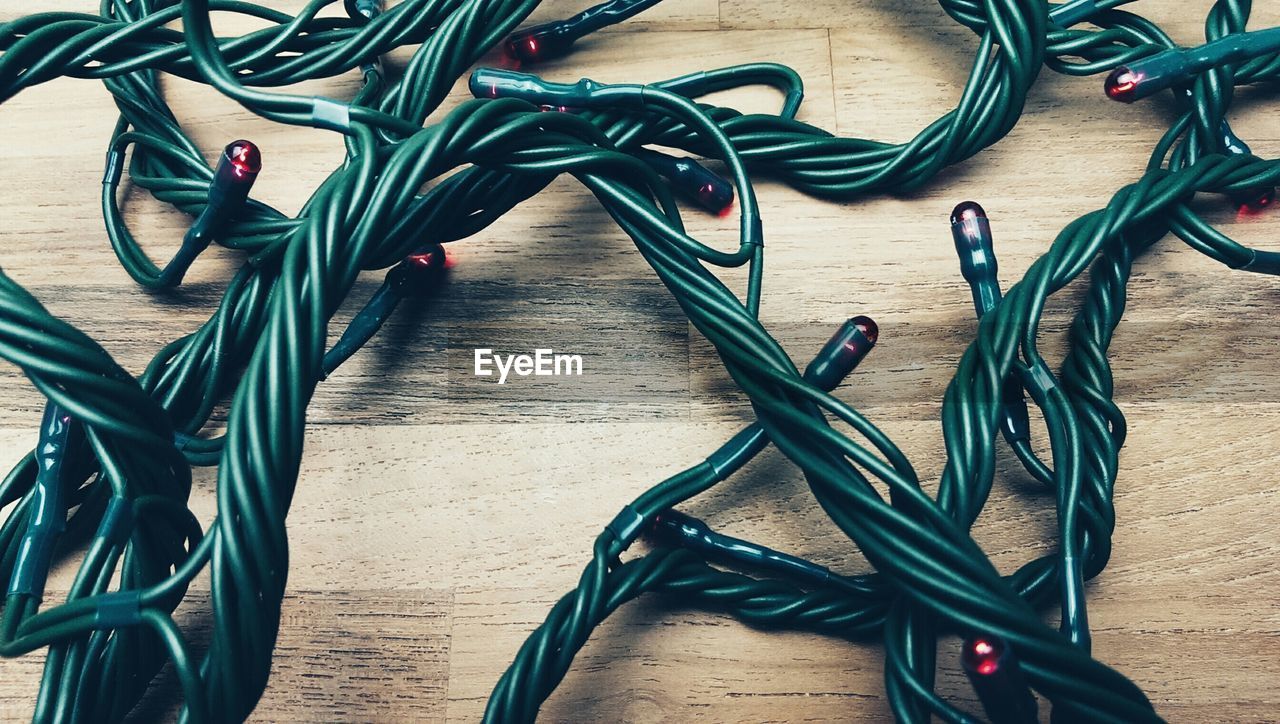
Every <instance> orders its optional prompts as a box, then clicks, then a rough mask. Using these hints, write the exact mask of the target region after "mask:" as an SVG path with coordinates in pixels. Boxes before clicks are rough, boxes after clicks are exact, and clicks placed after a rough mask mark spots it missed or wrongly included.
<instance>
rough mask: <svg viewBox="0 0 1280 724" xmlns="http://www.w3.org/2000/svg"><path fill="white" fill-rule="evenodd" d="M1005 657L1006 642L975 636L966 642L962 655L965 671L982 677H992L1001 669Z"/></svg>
mask: <svg viewBox="0 0 1280 724" xmlns="http://www.w3.org/2000/svg"><path fill="white" fill-rule="evenodd" d="M1004 655H1005V646H1004V642H1002V641H1000V639H997V638H994V637H990V636H975V637H973V638H971V639H968V640H966V641H965V642H964V650H963V652H962V653H961V655H960V659H961V663H962V664H963V665H964V667H965V670H966V671H969V672H971V673H974V674H979V675H981V676H990V675H991V674H994V673H996V672H997V671H998V670H999V669H1000V665H1001V662H1002V660H1003V659H1004Z"/></svg>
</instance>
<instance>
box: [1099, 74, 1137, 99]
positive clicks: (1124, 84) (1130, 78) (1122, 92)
mask: <svg viewBox="0 0 1280 724" xmlns="http://www.w3.org/2000/svg"><path fill="white" fill-rule="evenodd" d="M1141 80H1142V78H1141V76H1139V75H1138V74H1137V73H1135V72H1133V71H1132V70H1130V69H1129V68H1127V67H1125V66H1123V65H1122V66H1120V67H1119V68H1116V69H1115V70H1113V71H1111V73H1110V74H1108V75H1107V80H1106V82H1105V83H1103V88H1104V89H1105V90H1106V92H1107V97H1108V98H1110V99H1111V100H1113V101H1120V102H1121V103H1132V102H1133V101H1135V100H1137V98H1136V97H1135V95H1134V91H1135V90H1136V89H1137V88H1138V83H1139V82H1140V81H1141Z"/></svg>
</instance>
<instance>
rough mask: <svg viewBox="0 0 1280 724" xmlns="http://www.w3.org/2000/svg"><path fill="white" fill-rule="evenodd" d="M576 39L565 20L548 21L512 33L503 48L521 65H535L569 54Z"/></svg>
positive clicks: (507, 54)
mask: <svg viewBox="0 0 1280 724" xmlns="http://www.w3.org/2000/svg"><path fill="white" fill-rule="evenodd" d="M574 40H576V38H575V37H574V36H573V34H572V28H570V27H569V26H568V25H566V24H565V23H564V22H554V23H546V24H543V25H535V26H534V27H532V28H525V29H524V30H520V31H517V32H515V33H512V34H511V35H510V36H508V37H507V40H506V42H505V43H503V44H502V50H503V52H504V53H505V54H506V56H507V57H508V58H510V59H511V60H512V61H515V62H516V63H517V64H519V65H521V66H524V65H534V64H537V63H540V62H542V61H544V60H551V59H552V58H559V57H560V56H562V55H568V53H569V49H570V47H571V46H572V45H573V41H574Z"/></svg>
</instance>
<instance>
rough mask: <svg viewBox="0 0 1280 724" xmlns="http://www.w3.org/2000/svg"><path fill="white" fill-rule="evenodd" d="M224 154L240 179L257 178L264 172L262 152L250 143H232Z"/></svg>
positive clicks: (242, 141) (241, 141)
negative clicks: (260, 172)
mask: <svg viewBox="0 0 1280 724" xmlns="http://www.w3.org/2000/svg"><path fill="white" fill-rule="evenodd" d="M223 153H224V154H225V155H226V157H227V161H228V162H230V164H231V169H232V171H233V172H234V173H235V175H236V178H238V179H248V178H250V177H253V176H257V175H258V172H259V171H261V170H262V152H261V151H259V150H258V147H257V146H255V145H254V144H253V143H252V142H250V141H244V140H240V141H232V142H231V143H230V144H228V145H227V148H226V150H225V151H223Z"/></svg>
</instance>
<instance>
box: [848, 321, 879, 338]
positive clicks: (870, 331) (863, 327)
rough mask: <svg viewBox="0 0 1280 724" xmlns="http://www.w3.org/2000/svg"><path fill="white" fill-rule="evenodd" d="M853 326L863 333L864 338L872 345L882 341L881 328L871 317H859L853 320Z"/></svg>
mask: <svg viewBox="0 0 1280 724" xmlns="http://www.w3.org/2000/svg"><path fill="white" fill-rule="evenodd" d="M853 326H855V327H857V328H858V331H860V332H862V336H863V337H866V338H867V341H868V342H870V343H871V344H875V343H876V342H877V341H879V339H880V326H879V325H877V324H876V322H875V320H874V319H872V318H871V317H864V316H861V315H859V316H857V317H854V318H853Z"/></svg>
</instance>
